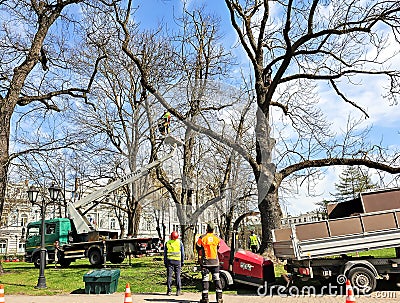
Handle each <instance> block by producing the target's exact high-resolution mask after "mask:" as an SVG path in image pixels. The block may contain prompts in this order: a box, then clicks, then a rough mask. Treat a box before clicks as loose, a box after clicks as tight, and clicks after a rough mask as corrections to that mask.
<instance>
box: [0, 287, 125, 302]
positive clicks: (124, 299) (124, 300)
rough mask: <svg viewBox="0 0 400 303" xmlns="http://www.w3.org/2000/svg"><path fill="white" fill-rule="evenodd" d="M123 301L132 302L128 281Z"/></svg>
mask: <svg viewBox="0 0 400 303" xmlns="http://www.w3.org/2000/svg"><path fill="white" fill-rule="evenodd" d="M0 303H1V302H0ZM124 303H132V294H131V286H130V285H129V283H126V287H125V299H124Z"/></svg>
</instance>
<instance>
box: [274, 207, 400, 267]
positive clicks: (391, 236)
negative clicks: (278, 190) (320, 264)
mask: <svg viewBox="0 0 400 303" xmlns="http://www.w3.org/2000/svg"><path fill="white" fill-rule="evenodd" d="M399 222H400V209H392V210H383V211H376V212H369V213H361V214H357V215H354V216H351V217H345V218H338V219H333V220H330V219H328V220H323V221H318V222H311V223H300V224H295V225H293V226H292V227H291V228H286V229H277V230H273V231H272V234H273V248H274V252H275V256H276V257H278V258H282V259H297V260H304V259H310V258H319V257H326V256H332V255H342V254H348V253H351V252H357V251H363V250H372V249H380V248H390V247H398V246H400V226H399Z"/></svg>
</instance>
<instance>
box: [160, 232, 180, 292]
mask: <svg viewBox="0 0 400 303" xmlns="http://www.w3.org/2000/svg"><path fill="white" fill-rule="evenodd" d="M178 238H179V235H178V233H177V232H176V231H173V232H172V233H171V235H170V240H169V241H167V242H166V243H165V246H164V265H165V267H166V268H167V295H168V296H170V295H171V294H172V293H171V291H172V275H173V273H175V280H176V295H177V296H180V295H181V294H182V292H181V288H182V283H181V268H182V266H183V264H184V260H185V251H184V248H183V244H182V242H181V241H180V240H179V239H178Z"/></svg>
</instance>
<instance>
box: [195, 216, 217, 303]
mask: <svg viewBox="0 0 400 303" xmlns="http://www.w3.org/2000/svg"><path fill="white" fill-rule="evenodd" d="M220 241H221V240H220V238H219V237H217V236H216V235H215V234H214V224H213V223H212V222H210V223H208V224H207V233H206V234H205V235H202V236H200V237H199V239H198V240H197V243H196V249H197V251H198V253H199V263H200V266H201V276H202V288H203V289H202V293H201V300H200V303H209V300H208V290H209V281H210V278H209V274H210V273H211V274H212V278H213V280H214V284H215V294H216V297H217V303H223V300H222V285H221V280H220V278H219V260H218V247H219V243H220Z"/></svg>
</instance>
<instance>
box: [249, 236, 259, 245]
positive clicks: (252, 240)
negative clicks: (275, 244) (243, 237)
mask: <svg viewBox="0 0 400 303" xmlns="http://www.w3.org/2000/svg"><path fill="white" fill-rule="evenodd" d="M250 246H258V238H257V236H256V235H252V236H250Z"/></svg>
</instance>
